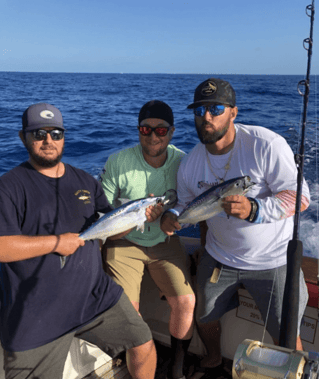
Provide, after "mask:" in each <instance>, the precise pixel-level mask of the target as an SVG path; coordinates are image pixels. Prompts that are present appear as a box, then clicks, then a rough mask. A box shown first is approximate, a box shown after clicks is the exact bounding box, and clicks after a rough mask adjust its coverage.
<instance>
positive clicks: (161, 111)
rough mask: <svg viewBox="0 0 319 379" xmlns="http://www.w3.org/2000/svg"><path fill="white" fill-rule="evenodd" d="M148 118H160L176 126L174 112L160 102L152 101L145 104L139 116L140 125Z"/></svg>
mask: <svg viewBox="0 0 319 379" xmlns="http://www.w3.org/2000/svg"><path fill="white" fill-rule="evenodd" d="M146 118H159V119H160V120H164V121H166V122H168V123H169V125H170V126H174V116H173V111H172V109H171V107H170V106H169V105H167V104H166V103H164V101H160V100H151V101H149V102H148V103H146V104H144V105H143V106H142V108H141V110H140V114H139V116H138V123H139V124H140V123H141V122H142V121H143V120H145V119H146Z"/></svg>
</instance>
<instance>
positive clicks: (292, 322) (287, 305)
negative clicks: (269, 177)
mask: <svg viewBox="0 0 319 379" xmlns="http://www.w3.org/2000/svg"><path fill="white" fill-rule="evenodd" d="M306 14H307V16H308V17H310V36H309V38H306V39H304V41H303V46H304V48H305V49H306V50H307V52H308V60H307V75H306V79H305V80H301V81H300V82H299V83H298V92H299V94H300V95H301V96H303V112H302V129H301V141H300V149H299V154H296V155H295V162H296V166H297V171H298V175H297V195H296V207H295V216H294V230H293V237H292V240H290V241H289V244H288V249H287V277H286V284H285V292H284V299H283V307H282V315H281V327H280V337H279V345H280V346H282V347H286V348H289V349H295V348H296V341H297V330H298V309H299V279H300V267H301V261H302V255H303V245H302V242H301V241H300V240H299V224H300V211H301V196H302V182H303V168H304V151H305V146H304V145H305V134H306V124H307V107H308V100H309V92H310V68H311V56H312V46H313V24H314V15H315V2H314V0H312V4H310V5H308V6H307V7H306ZM302 86H303V87H304V92H302V91H301V87H302Z"/></svg>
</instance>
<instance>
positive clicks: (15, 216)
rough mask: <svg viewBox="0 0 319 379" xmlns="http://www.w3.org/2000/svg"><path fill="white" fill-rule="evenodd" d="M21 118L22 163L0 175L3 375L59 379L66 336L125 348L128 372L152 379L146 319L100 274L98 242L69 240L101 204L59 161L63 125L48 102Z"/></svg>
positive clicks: (92, 185)
mask: <svg viewBox="0 0 319 379" xmlns="http://www.w3.org/2000/svg"><path fill="white" fill-rule="evenodd" d="M22 125H23V128H22V130H21V131H20V133H19V135H20V138H21V140H22V142H23V144H24V146H25V147H26V149H27V151H28V153H29V160H28V161H27V162H24V163H22V164H21V165H19V166H18V167H15V168H14V169H12V170H11V171H9V172H8V173H6V174H5V175H3V176H2V177H1V179H0V262H1V282H0V286H1V291H0V296H1V297H0V300H1V315H0V316H1V326H0V328H1V330H0V332H1V333H0V334H1V344H2V346H3V348H4V368H5V374H6V379H11V378H15V379H22V378H34V379H35V378H37V379H58V378H60V379H62V376H63V368H64V362H65V360H66V357H67V354H68V350H69V348H70V345H71V342H72V339H73V338H74V337H77V338H81V339H83V340H86V341H88V342H90V343H93V344H95V345H97V346H98V347H100V349H102V350H103V351H104V352H106V353H107V354H109V355H111V356H115V355H117V354H118V353H120V352H121V351H123V350H125V349H126V350H127V355H128V360H127V362H128V369H129V371H130V373H131V375H132V376H133V378H136V379H149V378H154V375H155V367H156V351H155V346H154V343H153V341H152V336H151V332H150V330H149V328H148V326H147V325H146V323H145V322H144V321H143V320H142V319H141V317H140V316H139V315H138V313H137V312H136V311H135V309H134V307H133V306H132V304H131V302H130V301H129V300H128V298H127V296H126V295H125V294H124V293H123V289H122V288H121V287H120V286H118V285H117V284H115V283H114V282H113V280H112V279H111V278H110V277H109V276H108V275H106V274H105V273H104V270H103V267H102V261H101V252H100V248H99V241H97V240H96V241H87V242H85V241H83V240H82V239H81V238H79V233H80V232H81V231H82V230H84V229H86V228H87V227H88V226H89V225H90V224H91V223H92V222H94V221H95V219H96V218H95V216H96V214H97V212H108V211H109V210H111V208H110V206H109V203H108V202H107V199H106V198H105V195H104V193H103V189H102V188H101V185H100V183H99V182H98V181H97V180H96V179H94V178H93V177H92V176H90V175H89V174H87V173H85V172H84V171H82V170H79V169H76V168H75V167H72V166H70V165H68V164H65V163H63V162H62V161H61V158H62V153H63V148H64V134H65V129H64V126H63V120H62V115H61V113H60V111H59V110H58V109H57V108H56V107H54V106H52V105H50V104H46V103H39V104H34V105H31V106H30V107H29V108H28V109H27V110H26V111H25V112H24V114H23V117H22ZM152 217H153V216H152ZM152 217H150V220H151V219H152ZM128 320H129V322H128Z"/></svg>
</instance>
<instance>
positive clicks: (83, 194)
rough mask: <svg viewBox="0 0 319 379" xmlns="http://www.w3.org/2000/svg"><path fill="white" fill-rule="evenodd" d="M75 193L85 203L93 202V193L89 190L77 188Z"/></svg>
mask: <svg viewBox="0 0 319 379" xmlns="http://www.w3.org/2000/svg"><path fill="white" fill-rule="evenodd" d="M74 195H75V196H76V197H77V198H78V199H79V200H80V201H83V203H84V204H91V193H90V191H88V190H84V189H81V190H77V191H76V192H75V193H74Z"/></svg>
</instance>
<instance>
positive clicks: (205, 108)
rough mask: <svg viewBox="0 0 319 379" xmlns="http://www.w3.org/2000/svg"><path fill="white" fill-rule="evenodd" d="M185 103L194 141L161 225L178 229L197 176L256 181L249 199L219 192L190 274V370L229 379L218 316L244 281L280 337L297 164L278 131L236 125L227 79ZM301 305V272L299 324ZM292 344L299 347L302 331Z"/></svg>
mask: <svg viewBox="0 0 319 379" xmlns="http://www.w3.org/2000/svg"><path fill="white" fill-rule="evenodd" d="M188 108H189V109H193V110H194V117H195V126H196V130H197V134H198V137H199V139H200V143H198V144H197V145H196V146H195V147H194V149H193V150H192V151H191V152H190V153H189V154H188V155H187V157H186V158H185V159H184V160H183V161H182V163H181V165H180V168H179V171H178V175H177V189H178V191H177V192H178V204H177V206H176V207H175V208H174V210H171V211H169V212H167V213H166V214H165V215H164V216H163V217H162V220H161V222H162V224H161V225H162V230H163V231H164V232H165V233H167V234H168V235H170V234H172V233H173V232H174V230H175V229H180V228H181V225H180V224H179V223H178V222H177V216H178V214H179V212H181V210H182V209H183V208H184V207H185V206H186V204H187V203H189V202H191V201H192V200H193V199H194V198H195V197H197V196H199V195H200V194H201V193H202V192H203V189H201V188H202V183H203V182H204V183H206V185H208V186H214V185H217V184H220V183H223V182H224V181H225V180H229V179H233V178H236V177H240V176H245V175H248V176H250V177H251V180H252V182H254V183H256V184H255V185H254V186H253V187H251V189H250V190H249V192H248V196H249V197H245V196H239V195H236V196H228V197H226V198H224V199H223V208H224V212H221V213H219V214H217V215H216V216H214V217H212V218H210V219H208V220H207V226H208V231H207V235H206V244H205V252H204V253H203V255H202V257H201V259H200V263H199V266H198V268H197V275H196V280H197V287H196V295H197V308H196V321H197V325H198V330H199V333H200V336H201V338H202V340H203V342H204V344H205V346H206V348H207V352H208V354H207V356H206V357H205V358H204V359H203V360H202V362H201V365H200V367H197V368H196V369H195V375H194V379H195V378H196V379H200V378H202V379H208V378H231V373H229V372H226V371H225V370H224V367H223V365H222V364H221V363H222V357H221V352H220V335H221V331H220V325H219V318H220V317H221V316H223V314H224V313H226V312H227V311H229V310H231V309H233V308H235V307H236V306H237V304H238V299H237V288H238V286H240V285H241V284H243V285H244V286H245V288H246V289H247V290H248V291H249V292H250V294H251V295H252V296H253V298H254V300H255V301H256V304H257V306H258V308H259V310H260V312H261V314H262V316H263V319H264V321H265V324H266V328H267V330H268V332H269V333H270V335H271V336H272V337H273V339H274V340H275V342H277V341H278V340H279V330H280V318H281V308H282V299H283V290H284V284H285V277H286V253H287V244H288V241H289V240H290V238H291V236H292V230H293V217H291V216H293V215H294V212H295V199H296V187H297V180H296V178H297V169H296V166H295V163H294V156H293V153H292V151H291V149H290V147H289V145H288V144H287V142H286V141H285V139H284V138H283V137H281V136H280V135H278V134H276V133H274V132H272V131H270V130H268V129H266V128H262V127H260V126H252V125H243V124H239V123H238V124H235V123H234V121H235V119H236V116H237V112H238V109H237V107H236V94H235V91H234V89H233V87H232V86H231V85H230V83H228V82H227V81H225V80H222V79H219V78H210V79H207V80H205V81H204V82H202V83H201V84H200V85H199V86H198V87H197V88H196V90H195V94H194V102H193V103H192V104H190V105H189V106H188ZM302 193H303V196H302V208H301V209H302V210H305V209H307V207H308V205H309V189H308V186H307V184H306V182H305V181H304V183H303V190H302ZM273 283H274V284H273ZM270 299H272V301H271V305H270V306H269V313H268V304H269V302H270ZM306 304H307V288H306V286H305V281H304V278H303V275H302V273H301V277H300V307H299V326H300V322H301V318H302V315H303V312H304V310H305V307H306ZM298 335H299V331H298ZM261 337H262V336H261ZM297 349H302V346H301V340H300V337H299V338H298V339H297Z"/></svg>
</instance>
